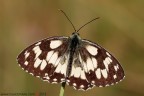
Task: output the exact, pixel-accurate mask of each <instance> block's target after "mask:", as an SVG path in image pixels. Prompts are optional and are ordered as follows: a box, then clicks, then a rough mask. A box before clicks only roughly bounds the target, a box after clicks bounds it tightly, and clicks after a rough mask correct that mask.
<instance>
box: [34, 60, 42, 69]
mask: <svg viewBox="0 0 144 96" xmlns="http://www.w3.org/2000/svg"><path fill="white" fill-rule="evenodd" d="M41 62H42V60H40V59H39V58H37V59H36V61H35V63H34V68H37V67H38V66H39V65H40V64H41Z"/></svg>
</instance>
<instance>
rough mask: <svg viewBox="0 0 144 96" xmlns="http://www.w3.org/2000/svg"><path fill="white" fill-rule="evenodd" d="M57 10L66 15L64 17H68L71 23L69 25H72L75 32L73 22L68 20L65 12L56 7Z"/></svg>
mask: <svg viewBox="0 0 144 96" xmlns="http://www.w3.org/2000/svg"><path fill="white" fill-rule="evenodd" d="M58 10H59V11H61V12H62V13H63V14H64V15H65V17H66V18H67V19H68V21H69V22H70V23H71V25H72V27H73V29H74V31H75V32H76V28H75V26H74V25H73V23H72V22H71V21H70V19H69V17H68V16H67V15H66V13H65V12H64V11H63V10H61V9H58Z"/></svg>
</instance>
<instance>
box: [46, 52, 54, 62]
mask: <svg viewBox="0 0 144 96" xmlns="http://www.w3.org/2000/svg"><path fill="white" fill-rule="evenodd" d="M53 53H54V51H50V52H48V53H47V57H46V60H47V61H49V59H50V58H51V56H52V55H53Z"/></svg>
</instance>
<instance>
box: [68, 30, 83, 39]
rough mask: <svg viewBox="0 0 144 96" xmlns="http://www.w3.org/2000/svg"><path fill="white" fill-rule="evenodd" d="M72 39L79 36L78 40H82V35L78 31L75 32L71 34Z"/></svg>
mask: <svg viewBox="0 0 144 96" xmlns="http://www.w3.org/2000/svg"><path fill="white" fill-rule="evenodd" d="M70 38H71V39H74V38H77V39H78V40H80V39H81V38H80V36H79V33H78V32H73V33H72V35H71V36H70Z"/></svg>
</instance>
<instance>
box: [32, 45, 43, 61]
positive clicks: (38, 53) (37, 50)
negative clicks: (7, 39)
mask: <svg viewBox="0 0 144 96" xmlns="http://www.w3.org/2000/svg"><path fill="white" fill-rule="evenodd" d="M33 51H34V53H35V54H36V56H35V59H36V58H37V57H38V56H39V55H40V54H41V53H42V50H41V49H40V47H39V46H36V47H34V48H33Z"/></svg>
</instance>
